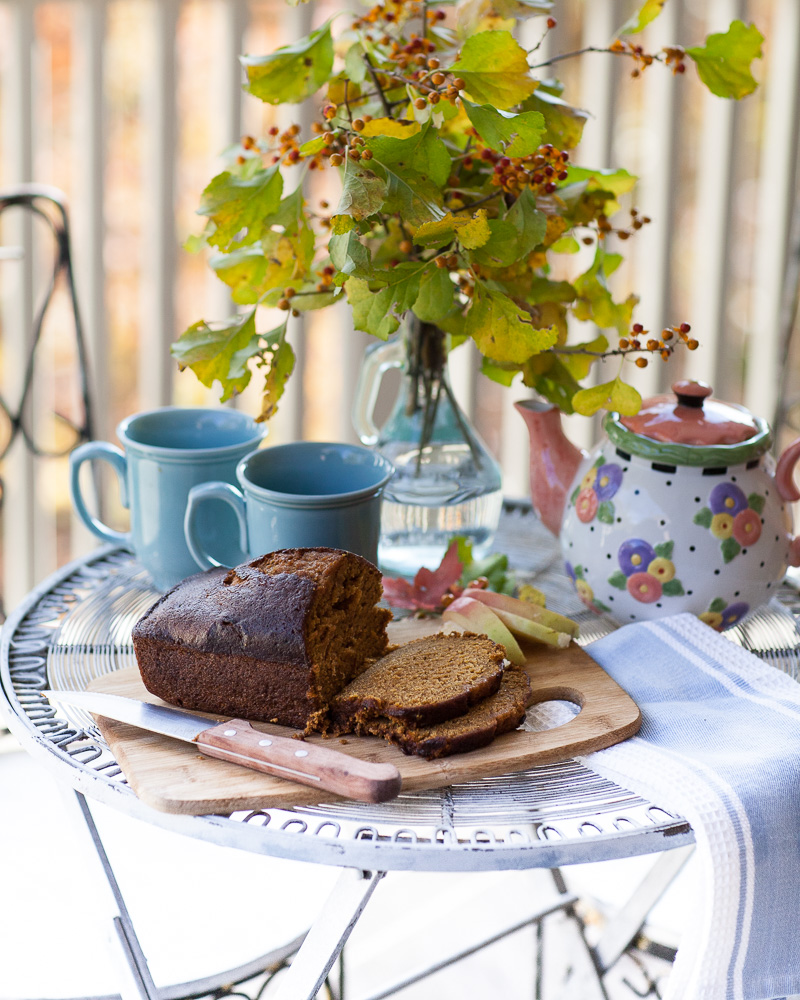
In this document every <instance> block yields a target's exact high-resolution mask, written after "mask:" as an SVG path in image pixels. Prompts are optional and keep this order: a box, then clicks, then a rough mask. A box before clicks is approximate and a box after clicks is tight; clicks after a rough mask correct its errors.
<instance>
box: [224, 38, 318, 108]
mask: <svg viewBox="0 0 800 1000" xmlns="http://www.w3.org/2000/svg"><path fill="white" fill-rule="evenodd" d="M241 62H242V65H243V66H244V69H245V72H246V74H247V84H246V85H245V88H244V89H245V90H247V91H248V92H249V93H251V94H253V96H254V97H258V98H260V99H261V100H262V101H266V102H267V104H299V103H300V102H301V101H304V100H305V99H306V98H307V97H311V96H312V94H315V93H316V92H317V91H318V90H319V88H320V87H321V86H323V84H325V83H327V81H328V80H329V79H330V76H331V73H332V71H333V39H332V38H331V26H330V22H329V21H327V22H326V23H325V24H324V25H323V26H322V27H321V28H319V29H318V30H317V31H312V32H311V34H310V35H307V36H306V37H305V38H301V39H300V40H299V41H297V42H294V44H292V45H284V46H283V47H282V48H279V49H277V50H276V51H275V52H273V53H271V55H267V56H242V57H241Z"/></svg>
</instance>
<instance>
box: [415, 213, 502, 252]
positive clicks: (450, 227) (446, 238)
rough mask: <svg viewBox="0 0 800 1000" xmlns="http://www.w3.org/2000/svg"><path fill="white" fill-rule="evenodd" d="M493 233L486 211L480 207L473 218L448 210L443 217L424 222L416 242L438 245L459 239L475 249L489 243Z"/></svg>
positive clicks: (469, 248) (416, 236) (424, 244)
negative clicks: (454, 213)
mask: <svg viewBox="0 0 800 1000" xmlns="http://www.w3.org/2000/svg"><path fill="white" fill-rule="evenodd" d="M491 235H492V231H491V229H490V228H489V221H488V219H487V218H486V212H485V211H484V209H482V208H480V209H478V211H477V212H476V213H475V215H473V216H472V218H470V217H469V216H462V215H453V213H452V212H448V213H447V215H445V216H444V218H442V219H435V220H434V221H433V222H425V223H423V225H421V226H420V227H419V228H418V229H417V230H416V232H415V233H414V242H415V243H419V244H420V245H421V246H436V245H437V244H443V243H449V242H450V240H452V239H457V240H458V242H459V243H460V244H461V245H462V246H463V247H465V248H466V249H467V250H475V249H477V248H478V247H482V246H483V244H484V243H487V242H488V240H489V237H490V236H491Z"/></svg>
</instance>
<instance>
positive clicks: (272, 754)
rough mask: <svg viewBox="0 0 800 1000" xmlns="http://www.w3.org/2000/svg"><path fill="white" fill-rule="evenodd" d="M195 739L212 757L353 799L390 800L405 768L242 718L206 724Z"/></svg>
mask: <svg viewBox="0 0 800 1000" xmlns="http://www.w3.org/2000/svg"><path fill="white" fill-rule="evenodd" d="M194 741H195V743H196V744H197V746H198V749H199V750H201V751H202V752H203V753H204V754H206V755H207V756H209V757H217V758H219V759H220V760H227V761H229V762H230V763H231V764H241V765H242V766H243V767H251V768H253V769H254V770H256V771H264V772H265V773H266V774H272V775H274V776H275V777H277V778H286V780H287V781H298V782H300V784H302V785H311V786H312V787H315V788H324V789H325V790H326V791H329V792H336V794H337V795H343V796H345V797H346V798H348V799H358V800H359V801H361V802H386V801H387V800H388V799H393V798H394V797H395V796H396V795H397V794H398V793H399V791H400V784H401V778H400V772H399V771H398V770H397V768H396V767H395V766H394V765H393V764H373V763H371V762H370V761H366V760H360V759H359V758H357V757H351V756H350V755H349V754H345V753H341V752H340V751H338V750H330V749H328V747H321V746H319V745H318V744H313V743H306V742H304V741H303V740H293V739H291V738H288V737H286V736H272V735H270V734H269V733H261V732H259V731H258V730H257V729H253V727H252V726H251V725H250V723H249V722H245V721H244V720H243V719H231V720H230V721H229V722H222V723H220V724H219V725H217V726H212V727H211V728H210V729H204V730H203V731H202V732H201V733H198V735H197V736H196V737H195V740H194Z"/></svg>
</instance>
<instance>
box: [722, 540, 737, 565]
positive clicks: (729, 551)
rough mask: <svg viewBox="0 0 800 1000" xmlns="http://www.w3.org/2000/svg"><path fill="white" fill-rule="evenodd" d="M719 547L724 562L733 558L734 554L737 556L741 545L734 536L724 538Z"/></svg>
mask: <svg viewBox="0 0 800 1000" xmlns="http://www.w3.org/2000/svg"><path fill="white" fill-rule="evenodd" d="M720 549H721V550H722V558H723V559H724V560H725V562H726V563H729V562H730V561H731V559H733V558H734V557H735V556H738V555H739V553H740V552H741V551H742V547H741V545H740V544H739V543H738V542H737V541H736V539H735V538H726V539H725V540H724V541H723V543H722V545H720Z"/></svg>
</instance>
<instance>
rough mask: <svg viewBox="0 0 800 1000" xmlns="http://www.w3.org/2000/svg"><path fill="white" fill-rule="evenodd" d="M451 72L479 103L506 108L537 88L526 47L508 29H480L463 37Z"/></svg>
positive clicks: (523, 98)
mask: <svg viewBox="0 0 800 1000" xmlns="http://www.w3.org/2000/svg"><path fill="white" fill-rule="evenodd" d="M450 71H451V72H452V73H453V74H454V75H455V76H457V77H461V78H462V79H463V80H464V82H465V83H466V85H467V92H468V93H469V94H470V95H471V96H472V97H473V98H474V99H475V100H476V101H477V102H478V103H479V104H491V105H493V106H494V107H496V108H500V109H507V108H510V107H513V105H515V104H519V103H520V102H521V101H524V100H525V98H526V97H530V95H531V94H532V93H533V92H534V90H535V89H536V81H535V80H534V79H533V78H532V77H531V74H530V69H529V67H528V59H527V55H526V53H525V49H523V48H522V46H521V45H520V44H519V42H518V41H517V40H516V39H515V38H514V36H513V35H512V34H511V32H510V31H479V32H478V33H477V34H474V35H471V36H470V37H469V38H467V39H466V41H465V42H464V44H463V45H462V47H461V56H460V58H459V59H458V60H457V61H456V62H455V63H454V64H453V65H452V66H451V67H450Z"/></svg>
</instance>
